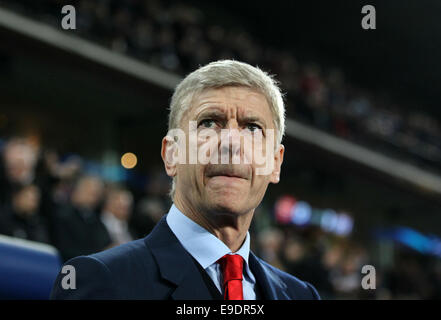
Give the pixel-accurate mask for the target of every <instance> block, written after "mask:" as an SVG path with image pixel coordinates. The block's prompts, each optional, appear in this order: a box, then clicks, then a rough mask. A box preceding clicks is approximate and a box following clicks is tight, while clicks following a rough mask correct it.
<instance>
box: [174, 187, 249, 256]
mask: <svg viewBox="0 0 441 320" xmlns="http://www.w3.org/2000/svg"><path fill="white" fill-rule="evenodd" d="M173 202H174V204H175V206H176V208H178V209H179V211H181V212H182V213H183V214H184V215H185V216H187V217H188V218H189V219H191V220H193V221H194V222H195V223H197V224H198V225H200V226H201V227H203V228H204V229H206V230H207V231H208V232H210V233H212V234H214V235H215V236H216V237H217V238H219V239H220V240H221V241H222V242H223V243H225V245H226V246H227V247H228V248H230V250H231V251H232V252H236V251H238V250H239V249H240V247H241V246H242V244H243V243H244V241H245V238H246V235H247V232H248V229H249V227H250V224H251V220H252V218H253V215H254V210H251V211H250V212H248V213H245V214H240V215H239V214H234V213H231V212H229V213H222V212H218V211H210V210H204V209H203V208H195V207H194V206H192V205H189V202H187V201H184V199H183V198H181V197H179V196H177V194H176V195H175V197H174V199H173Z"/></svg>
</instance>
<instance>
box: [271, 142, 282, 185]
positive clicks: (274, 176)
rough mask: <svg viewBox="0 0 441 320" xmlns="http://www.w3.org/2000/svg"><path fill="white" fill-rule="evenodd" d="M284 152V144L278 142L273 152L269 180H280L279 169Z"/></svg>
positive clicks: (273, 181)
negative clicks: (272, 166) (272, 167)
mask: <svg viewBox="0 0 441 320" xmlns="http://www.w3.org/2000/svg"><path fill="white" fill-rule="evenodd" d="M284 152H285V146H284V145H283V144H280V145H279V146H278V147H277V150H276V152H275V154H274V170H273V172H272V173H271V177H270V182H271V183H279V181H280V170H281V169H282V162H283V154H284Z"/></svg>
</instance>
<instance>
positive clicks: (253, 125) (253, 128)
mask: <svg viewBox="0 0 441 320" xmlns="http://www.w3.org/2000/svg"><path fill="white" fill-rule="evenodd" d="M246 128H247V129H248V130H250V131H251V132H255V131H256V130H262V127H261V126H259V125H258V124H256V123H248V124H247V125H246Z"/></svg>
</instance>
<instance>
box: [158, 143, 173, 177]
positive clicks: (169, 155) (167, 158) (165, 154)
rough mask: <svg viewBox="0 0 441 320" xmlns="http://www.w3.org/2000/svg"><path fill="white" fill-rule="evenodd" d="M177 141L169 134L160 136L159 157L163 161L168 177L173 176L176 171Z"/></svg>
mask: <svg viewBox="0 0 441 320" xmlns="http://www.w3.org/2000/svg"><path fill="white" fill-rule="evenodd" d="M176 153H177V143H176V142H175V141H174V140H173V138H172V137H170V136H168V135H167V136H165V137H164V138H162V146H161V157H162V161H164V167H165V171H166V172H167V175H168V176H170V177H174V176H175V175H176V171H177V161H176Z"/></svg>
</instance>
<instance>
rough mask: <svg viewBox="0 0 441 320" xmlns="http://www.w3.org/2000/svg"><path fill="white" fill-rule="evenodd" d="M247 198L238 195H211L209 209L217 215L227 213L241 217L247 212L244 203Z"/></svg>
mask: <svg viewBox="0 0 441 320" xmlns="http://www.w3.org/2000/svg"><path fill="white" fill-rule="evenodd" d="M246 198H247V197H244V196H241V194H240V193H235V194H226V195H220V194H218V195H213V196H211V197H210V202H211V207H212V208H213V210H214V211H216V212H219V213H229V214H232V215H241V214H244V213H246V212H247V209H246V207H247V203H246V201H244V199H245V200H246Z"/></svg>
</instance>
